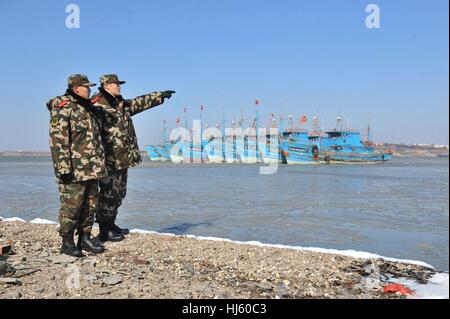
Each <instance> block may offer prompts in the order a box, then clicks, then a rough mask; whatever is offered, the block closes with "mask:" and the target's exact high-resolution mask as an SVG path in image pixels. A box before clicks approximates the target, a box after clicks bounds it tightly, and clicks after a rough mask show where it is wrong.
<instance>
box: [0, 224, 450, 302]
mask: <svg viewBox="0 0 450 319" xmlns="http://www.w3.org/2000/svg"><path fill="white" fill-rule="evenodd" d="M0 221H2V222H26V221H25V220H23V219H22V218H19V217H11V218H3V217H0ZM30 223H33V224H51V225H55V224H57V223H56V222H53V221H50V220H46V219H41V218H36V219H33V220H32V221H30ZM130 233H133V234H153V235H159V236H169V237H177V236H180V235H176V234H171V233H159V232H156V231H150V230H144V229H138V228H135V229H131V230H130ZM181 236H183V237H187V238H192V239H196V240H211V241H222V242H229V243H234V244H239V245H253V246H259V247H272V248H280V249H293V250H300V251H311V252H317V253H325V254H335V255H341V256H347V257H352V258H358V259H378V258H383V259H384V260H386V261H392V262H400V263H405V264H414V265H419V266H423V267H427V268H433V266H431V265H429V264H427V263H425V262H423V261H419V260H410V259H397V258H390V257H384V256H380V255H377V254H373V253H369V252H364V251H357V250H351V249H348V250H337V249H329V248H319V247H301V246H289V245H281V244H264V243H261V242H259V241H237V240H231V239H228V238H220V237H208V236H195V235H181ZM433 269H434V268H433ZM391 281H392V282H398V283H401V284H403V285H405V286H407V287H408V288H410V289H412V290H413V291H414V295H413V296H410V297H409V298H420V299H449V275H448V273H436V274H435V275H433V277H432V278H430V280H429V282H428V283H427V284H426V285H423V284H419V283H417V282H415V281H411V280H407V279H403V278H401V279H397V280H395V279H393V278H392V280H391Z"/></svg>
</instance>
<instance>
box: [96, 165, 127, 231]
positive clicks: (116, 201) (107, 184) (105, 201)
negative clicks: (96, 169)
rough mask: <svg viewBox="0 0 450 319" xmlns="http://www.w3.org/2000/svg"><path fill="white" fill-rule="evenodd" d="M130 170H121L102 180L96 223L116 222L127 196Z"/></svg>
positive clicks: (109, 174)
mask: <svg viewBox="0 0 450 319" xmlns="http://www.w3.org/2000/svg"><path fill="white" fill-rule="evenodd" d="M127 178H128V169H127V168H125V169H121V170H117V171H112V172H110V173H108V176H106V177H105V178H103V179H101V180H100V182H99V185H100V194H99V203H98V204H99V205H98V211H97V216H96V221H97V222H98V223H99V224H101V223H108V222H114V221H115V220H116V216H117V210H118V209H119V207H120V205H122V201H123V199H124V198H125V195H126V194H127Z"/></svg>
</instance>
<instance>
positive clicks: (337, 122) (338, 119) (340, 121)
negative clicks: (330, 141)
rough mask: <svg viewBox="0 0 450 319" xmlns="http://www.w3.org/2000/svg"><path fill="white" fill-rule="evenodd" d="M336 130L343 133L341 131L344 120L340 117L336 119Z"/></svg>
mask: <svg viewBox="0 0 450 319" xmlns="http://www.w3.org/2000/svg"><path fill="white" fill-rule="evenodd" d="M336 129H337V130H338V131H341V130H342V118H341V117H340V116H338V117H337V118H336Z"/></svg>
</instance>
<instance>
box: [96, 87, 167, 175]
mask: <svg viewBox="0 0 450 319" xmlns="http://www.w3.org/2000/svg"><path fill="white" fill-rule="evenodd" d="M91 101H92V103H93V104H94V105H95V107H97V108H98V109H99V110H101V111H102V114H103V116H102V118H103V123H102V138H103V143H104V144H103V145H104V148H105V152H106V168H107V170H108V171H109V172H110V171H114V170H119V169H124V168H128V167H133V166H136V165H138V164H139V163H141V162H142V159H141V154H140V152H139V147H138V141H137V137H136V132H135V130H134V125H133V120H132V119H131V117H132V116H133V115H136V114H138V113H140V112H142V111H145V110H148V109H150V108H152V107H155V106H157V105H160V104H162V103H163V102H164V98H162V97H161V93H160V92H154V93H151V94H146V95H142V96H138V97H136V98H134V99H131V100H126V99H123V98H122V97H121V96H118V97H113V96H112V95H110V94H109V93H108V92H106V91H105V90H103V89H102V88H99V92H98V93H97V94H95V95H94V96H93V97H92V99H91Z"/></svg>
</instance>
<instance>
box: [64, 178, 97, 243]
mask: <svg viewBox="0 0 450 319" xmlns="http://www.w3.org/2000/svg"><path fill="white" fill-rule="evenodd" d="M58 185H59V186H58V187H59V194H60V202H61V208H60V209H59V224H60V229H59V233H60V235H65V234H69V233H70V232H73V231H74V230H78V231H79V232H80V231H83V232H84V233H86V234H90V233H91V230H92V225H93V224H94V216H95V214H96V211H97V205H98V181H97V180H90V181H84V182H76V183H69V184H62V183H60V184H58Z"/></svg>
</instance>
